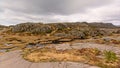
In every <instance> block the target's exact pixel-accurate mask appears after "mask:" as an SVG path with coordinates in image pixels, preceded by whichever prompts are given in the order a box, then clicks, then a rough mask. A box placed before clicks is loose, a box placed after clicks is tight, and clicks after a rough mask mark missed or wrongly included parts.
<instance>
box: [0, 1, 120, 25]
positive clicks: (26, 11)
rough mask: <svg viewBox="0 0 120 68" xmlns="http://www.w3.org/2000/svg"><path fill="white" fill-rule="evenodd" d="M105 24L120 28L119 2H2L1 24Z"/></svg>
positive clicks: (0, 5)
mask: <svg viewBox="0 0 120 68" xmlns="http://www.w3.org/2000/svg"><path fill="white" fill-rule="evenodd" d="M79 21H87V22H106V23H113V24H116V25H120V0H0V24H3V25H12V24H18V23H24V22H79Z"/></svg>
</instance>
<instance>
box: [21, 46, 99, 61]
mask: <svg viewBox="0 0 120 68" xmlns="http://www.w3.org/2000/svg"><path fill="white" fill-rule="evenodd" d="M87 50H88V51H87ZM24 52H26V53H24V54H23V58H24V59H26V60H28V61H32V62H43V61H44V62H54V61H71V62H80V61H85V60H86V58H87V57H88V55H89V56H91V57H93V56H94V57H95V56H96V55H98V53H99V51H96V50H95V49H81V50H77V49H70V50H64V51H62V50H61V51H60V50H56V49H54V48H42V49H39V50H33V51H30V50H28V51H24Z"/></svg>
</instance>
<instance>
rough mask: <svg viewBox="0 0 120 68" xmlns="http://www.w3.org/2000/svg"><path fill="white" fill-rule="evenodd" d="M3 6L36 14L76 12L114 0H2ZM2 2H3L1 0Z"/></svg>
mask: <svg viewBox="0 0 120 68" xmlns="http://www.w3.org/2000/svg"><path fill="white" fill-rule="evenodd" d="M2 1H3V5H2V6H3V7H5V8H8V9H12V10H13V11H16V12H23V13H34V14H43V15H44V14H74V13H79V12H85V11H86V9H87V8H90V7H98V6H103V5H106V4H109V3H110V2H111V1H112V0H19V1H18V0H2ZM1 3H2V2H1Z"/></svg>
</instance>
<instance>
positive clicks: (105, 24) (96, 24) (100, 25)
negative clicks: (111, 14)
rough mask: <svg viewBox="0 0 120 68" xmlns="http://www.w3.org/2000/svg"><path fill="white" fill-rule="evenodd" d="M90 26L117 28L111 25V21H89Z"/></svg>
mask: <svg viewBox="0 0 120 68" xmlns="http://www.w3.org/2000/svg"><path fill="white" fill-rule="evenodd" d="M89 25H90V26H93V27H96V28H117V26H115V25H113V24H112V23H97V22H93V23H89Z"/></svg>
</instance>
